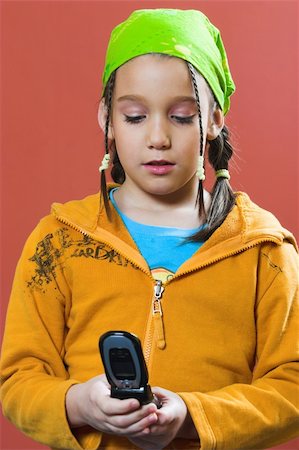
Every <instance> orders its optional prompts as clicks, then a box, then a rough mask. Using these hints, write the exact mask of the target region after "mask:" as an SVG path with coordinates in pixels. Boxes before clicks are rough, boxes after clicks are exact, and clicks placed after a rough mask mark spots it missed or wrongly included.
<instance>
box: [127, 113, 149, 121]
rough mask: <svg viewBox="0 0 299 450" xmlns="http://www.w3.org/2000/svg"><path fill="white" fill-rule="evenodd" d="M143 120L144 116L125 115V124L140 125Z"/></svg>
mask: <svg viewBox="0 0 299 450" xmlns="http://www.w3.org/2000/svg"><path fill="white" fill-rule="evenodd" d="M144 118H145V116H127V114H125V122H128V123H140V122H141V121H142V120H143V119H144Z"/></svg>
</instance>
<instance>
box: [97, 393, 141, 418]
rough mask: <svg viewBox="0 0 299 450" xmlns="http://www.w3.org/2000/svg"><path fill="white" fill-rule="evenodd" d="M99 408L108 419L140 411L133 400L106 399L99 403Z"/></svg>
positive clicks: (137, 402) (138, 404)
mask: <svg viewBox="0 0 299 450" xmlns="http://www.w3.org/2000/svg"><path fill="white" fill-rule="evenodd" d="M99 407H100V409H101V410H102V411H103V413H104V414H105V415H106V416H108V417H109V416H116V415H122V414H128V413H131V412H132V411H136V410H138V409H140V403H139V401H138V400H136V399H135V398H133V399H132V398H131V399H126V400H120V399H118V398H112V397H107V399H105V400H104V401H102V402H101V405H99Z"/></svg>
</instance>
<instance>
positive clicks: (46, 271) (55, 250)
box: [1, 218, 101, 450]
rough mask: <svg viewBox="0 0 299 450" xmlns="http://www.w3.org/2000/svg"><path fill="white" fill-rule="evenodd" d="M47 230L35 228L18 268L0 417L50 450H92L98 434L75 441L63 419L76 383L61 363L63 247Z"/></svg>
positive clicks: (65, 305)
mask: <svg viewBox="0 0 299 450" xmlns="http://www.w3.org/2000/svg"><path fill="white" fill-rule="evenodd" d="M48 220H49V221H53V220H54V219H52V218H50V219H48ZM55 227H56V229H57V226H55ZM49 229H52V230H53V226H52V227H50V228H49V225H48V226H47V227H46V226H45V220H44V221H43V222H42V223H41V224H40V225H39V226H38V227H37V228H36V229H35V230H34V232H33V233H32V235H31V236H30V237H29V239H28V241H27V243H26V245H25V247H24V250H23V253H22V256H21V258H20V260H19V263H18V265H17V269H16V274H15V279H14V283H13V288H12V293H11V298H10V303H9V307H8V312H7V319H6V326H5V333H4V339H3V344H2V357H1V401H2V406H3V413H4V415H5V416H6V417H7V418H8V419H9V420H10V421H11V422H13V423H14V424H15V425H16V426H17V427H18V428H19V429H20V430H21V431H23V432H24V433H25V434H26V435H27V436H29V437H31V438H32V439H34V440H36V441H38V442H41V443H43V444H45V445H48V446H50V447H53V448H63V449H73V450H81V449H82V448H86V449H92V448H94V449H95V448H98V446H99V443H100V439H101V435H100V433H99V432H96V431H95V430H92V429H89V428H88V427H86V429H85V428H84V430H83V429H80V430H78V433H80V436H79V434H78V436H77V438H78V439H77V438H76V436H75V435H74V434H73V433H72V431H71V429H70V427H69V425H68V421H67V417H66V410H65V395H66V392H67V390H68V389H69V388H70V387H71V386H72V385H73V384H76V383H77V382H78V381H76V380H72V379H70V377H69V374H68V372H67V368H66V367H65V365H64V360H63V358H64V339H65V335H66V332H67V328H66V317H67V315H68V311H69V305H70V290H69V287H68V284H67V282H66V279H65V276H64V263H63V245H61V242H58V244H57V245H55V239H56V240H57V239H58V241H59V235H57V233H56V234H55V233H51V232H49ZM54 230H55V228H54ZM83 431H84V432H83Z"/></svg>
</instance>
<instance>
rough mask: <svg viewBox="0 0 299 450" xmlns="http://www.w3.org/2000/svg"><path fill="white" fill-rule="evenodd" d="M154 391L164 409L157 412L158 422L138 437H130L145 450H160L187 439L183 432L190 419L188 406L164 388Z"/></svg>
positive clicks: (154, 389)
mask: <svg viewBox="0 0 299 450" xmlns="http://www.w3.org/2000/svg"><path fill="white" fill-rule="evenodd" d="M152 390H153V393H154V394H155V395H156V396H157V397H158V399H159V400H160V401H161V403H162V408H161V409H158V410H157V411H156V415H157V417H158V421H157V422H156V423H153V424H152V425H151V426H150V427H147V428H145V429H144V430H143V431H142V432H141V433H138V434H137V435H136V436H131V437H130V436H128V438H129V440H130V441H131V442H132V443H133V444H135V445H136V446H138V447H139V448H141V449H144V450H159V449H162V448H164V447H166V446H167V445H168V444H169V443H170V442H171V441H172V440H173V439H175V438H176V437H185V436H183V435H182V434H181V430H183V429H184V428H185V424H186V420H187V419H188V420H189V419H190V416H189V414H188V410H187V406H186V404H185V402H184V401H183V399H182V398H181V397H180V396H179V395H177V394H175V393H174V392H171V391H167V390H166V389H162V388H153V389H152ZM143 408H144V407H143ZM196 436H197V434H196V435H195V436H190V437H191V438H193V437H195V438H196ZM186 437H187V436H186ZM188 437H189V436H188Z"/></svg>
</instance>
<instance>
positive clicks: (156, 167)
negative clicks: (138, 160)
mask: <svg viewBox="0 0 299 450" xmlns="http://www.w3.org/2000/svg"><path fill="white" fill-rule="evenodd" d="M143 166H144V168H145V169H146V170H147V171H148V172H149V173H150V174H152V175H167V174H168V173H169V172H171V171H172V170H173V168H174V167H175V164H174V163H172V162H170V161H166V160H165V159H159V160H152V161H148V162H147V163H145V164H143Z"/></svg>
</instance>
